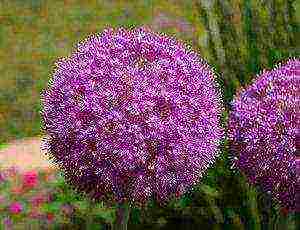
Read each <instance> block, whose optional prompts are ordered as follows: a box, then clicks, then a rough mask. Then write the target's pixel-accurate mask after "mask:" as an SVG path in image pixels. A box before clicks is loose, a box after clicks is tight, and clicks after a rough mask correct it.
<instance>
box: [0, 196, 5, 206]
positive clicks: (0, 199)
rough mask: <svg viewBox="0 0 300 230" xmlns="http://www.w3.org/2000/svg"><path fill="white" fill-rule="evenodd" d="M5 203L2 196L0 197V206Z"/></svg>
mask: <svg viewBox="0 0 300 230" xmlns="http://www.w3.org/2000/svg"><path fill="white" fill-rule="evenodd" d="M5 201H6V198H5V196H4V195H0V204H3V203H4V202H5Z"/></svg>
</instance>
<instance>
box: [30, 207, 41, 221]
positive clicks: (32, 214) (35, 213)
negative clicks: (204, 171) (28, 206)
mask: <svg viewBox="0 0 300 230" xmlns="http://www.w3.org/2000/svg"><path fill="white" fill-rule="evenodd" d="M28 216H29V218H33V219H40V218H43V214H42V213H41V211H39V210H38V209H32V210H31V211H30V212H29V214H28Z"/></svg>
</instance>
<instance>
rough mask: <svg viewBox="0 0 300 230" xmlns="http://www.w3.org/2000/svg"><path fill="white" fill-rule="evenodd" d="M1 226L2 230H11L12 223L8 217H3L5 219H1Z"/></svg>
mask: <svg viewBox="0 0 300 230" xmlns="http://www.w3.org/2000/svg"><path fill="white" fill-rule="evenodd" d="M2 224H3V226H4V227H5V228H4V229H7V230H8V229H12V224H13V223H12V221H11V219H10V218H9V217H5V218H3V220H2Z"/></svg>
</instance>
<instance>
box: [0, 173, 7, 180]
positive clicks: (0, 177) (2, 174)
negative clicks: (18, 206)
mask: <svg viewBox="0 0 300 230" xmlns="http://www.w3.org/2000/svg"><path fill="white" fill-rule="evenodd" d="M4 181H6V177H5V175H4V172H2V171H1V172H0V183H2V182H4Z"/></svg>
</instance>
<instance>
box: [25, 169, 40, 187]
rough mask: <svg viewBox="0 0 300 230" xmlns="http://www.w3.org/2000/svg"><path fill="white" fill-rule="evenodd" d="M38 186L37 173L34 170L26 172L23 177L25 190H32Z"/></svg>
mask: <svg viewBox="0 0 300 230" xmlns="http://www.w3.org/2000/svg"><path fill="white" fill-rule="evenodd" d="M37 184H38V173H37V172H36V171H35V170H32V171H28V172H26V173H24V175H23V185H24V186H25V187H27V188H33V187H35V186H37Z"/></svg>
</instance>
